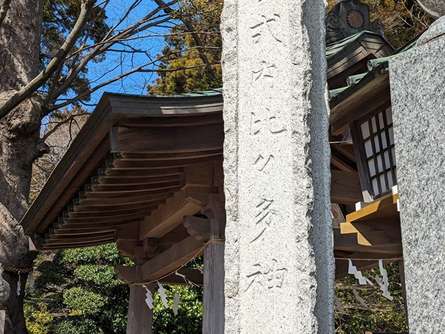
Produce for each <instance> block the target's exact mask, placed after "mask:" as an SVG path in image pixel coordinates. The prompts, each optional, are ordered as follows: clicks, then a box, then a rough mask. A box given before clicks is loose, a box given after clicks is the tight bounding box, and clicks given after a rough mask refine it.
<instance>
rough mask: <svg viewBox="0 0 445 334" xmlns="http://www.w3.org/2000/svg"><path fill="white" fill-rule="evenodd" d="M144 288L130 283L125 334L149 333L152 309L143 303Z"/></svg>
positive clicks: (151, 324) (151, 322)
mask: <svg viewBox="0 0 445 334" xmlns="http://www.w3.org/2000/svg"><path fill="white" fill-rule="evenodd" d="M145 294H146V290H145V288H144V287H143V286H140V285H130V300H129V303H128V323H127V334H151V333H152V327H153V310H150V309H149V308H148V306H147V304H146V303H145Z"/></svg>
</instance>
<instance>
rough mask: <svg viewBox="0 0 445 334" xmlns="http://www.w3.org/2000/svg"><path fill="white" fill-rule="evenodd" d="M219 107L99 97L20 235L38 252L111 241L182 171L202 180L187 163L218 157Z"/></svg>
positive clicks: (160, 199) (170, 190)
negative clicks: (96, 104) (27, 237)
mask: <svg viewBox="0 0 445 334" xmlns="http://www.w3.org/2000/svg"><path fill="white" fill-rule="evenodd" d="M221 110H222V97H221V95H214V96H200V97H180V98H179V97H139V96H130V95H117V94H105V95H104V96H103V98H102V99H101V101H100V102H99V104H98V106H97V108H96V111H95V112H94V113H93V114H92V115H91V117H90V118H89V120H88V121H87V123H86V124H85V126H84V127H83V129H82V130H81V131H80V133H79V135H78V136H77V138H76V139H75V140H74V142H73V143H72V145H71V146H70V148H69V150H68V152H67V153H66V154H65V156H64V157H63V159H62V161H61V162H60V163H59V164H58V165H57V167H56V169H55V170H54V171H53V173H52V175H51V177H50V179H49V180H48V182H47V183H46V185H45V186H44V188H43V189H42V191H41V192H40V194H39V196H38V197H37V199H36V200H35V202H34V203H33V205H32V206H31V207H30V209H29V210H28V212H27V213H26V214H25V216H24V218H23V219H22V225H23V227H24V229H25V232H26V233H27V234H28V235H30V236H31V237H32V239H33V241H34V242H35V243H36V245H37V247H38V248H40V249H58V248H70V247H84V246H90V245H97V244H101V243H106V242H111V241H116V240H117V237H118V236H117V233H118V232H119V231H120V230H121V229H122V227H123V226H127V227H128V226H130V225H131V224H135V223H139V222H142V221H143V220H144V219H145V217H147V216H150V214H151V213H152V212H154V211H155V210H156V209H157V208H158V207H159V205H161V204H162V203H164V202H165V200H166V199H167V198H169V197H171V196H173V195H174V194H176V193H178V192H179V191H180V190H181V189H182V188H183V187H184V186H185V184H186V182H187V181H186V174H187V173H188V174H190V175H191V177H192V178H197V177H203V176H202V175H204V177H206V175H205V172H206V171H204V172H203V173H201V175H200V176H199V175H198V176H195V175H194V174H196V171H194V170H192V169H191V168H189V167H190V166H202V165H206V166H208V165H209V164H210V165H211V164H212V163H214V161H221V157H222V143H223V132H222V128H223V127H222V113H221ZM188 199H189V198H188V197H187V198H185V199H184V200H185V201H188ZM126 232H128V229H127V231H126Z"/></svg>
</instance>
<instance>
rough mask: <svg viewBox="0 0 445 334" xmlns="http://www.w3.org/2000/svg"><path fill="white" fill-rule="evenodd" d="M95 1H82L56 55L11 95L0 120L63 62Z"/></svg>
mask: <svg viewBox="0 0 445 334" xmlns="http://www.w3.org/2000/svg"><path fill="white" fill-rule="evenodd" d="M94 3H95V0H83V1H82V3H81V7H80V15H79V17H78V19H77V21H76V24H75V25H74V27H73V30H72V31H71V32H70V34H69V35H68V37H67V38H66V40H65V42H64V43H63V45H62V46H61V47H60V50H59V51H58V52H57V54H56V55H55V56H54V57H53V59H51V61H50V62H49V64H48V66H47V67H46V68H45V69H44V70H43V71H42V72H40V73H39V74H38V75H37V76H36V77H35V78H34V79H33V80H31V81H30V82H29V83H28V84H27V85H26V86H25V87H23V88H22V89H20V90H19V91H18V92H17V93H15V94H13V95H12V96H11V97H10V98H9V99H8V100H7V101H6V102H5V103H4V104H3V105H2V106H1V107H0V119H1V118H3V117H4V116H5V115H7V114H8V113H9V112H10V111H11V110H12V109H14V108H15V107H16V106H18V105H19V104H20V103H21V102H23V101H24V100H26V99H27V98H29V97H31V96H32V94H34V92H35V91H36V90H37V89H38V88H40V87H41V86H42V85H43V84H45V82H46V81H47V80H48V79H49V78H50V77H51V75H52V74H53V73H54V72H55V71H56V70H57V69H58V68H59V66H60V64H61V63H63V62H64V61H65V58H66V56H67V55H68V53H69V52H70V51H71V49H72V48H73V46H74V44H75V43H76V41H77V38H78V37H79V35H80V33H81V32H82V30H83V28H84V26H85V24H86V22H87V20H88V16H89V13H90V10H91V8H92V7H93V5H94Z"/></svg>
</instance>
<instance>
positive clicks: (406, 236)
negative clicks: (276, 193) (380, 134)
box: [390, 2, 445, 334]
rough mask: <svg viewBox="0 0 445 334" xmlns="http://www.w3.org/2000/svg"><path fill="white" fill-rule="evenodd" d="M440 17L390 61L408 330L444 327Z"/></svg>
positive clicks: (444, 105) (444, 39)
mask: <svg viewBox="0 0 445 334" xmlns="http://www.w3.org/2000/svg"><path fill="white" fill-rule="evenodd" d="M438 3H439V2H438ZM440 3H442V2H440ZM444 23H445V19H444V18H442V19H441V21H438V22H437V23H436V25H435V26H434V27H433V28H432V29H431V30H430V31H428V32H427V33H426V34H425V35H424V36H423V37H422V38H421V39H420V43H419V45H417V46H416V47H414V48H413V49H411V50H409V51H407V52H404V53H402V54H400V55H398V56H397V58H396V59H395V60H393V61H391V62H390V83H391V100H392V108H393V118H394V137H395V144H396V161H397V182H398V190H399V194H400V220H401V229H402V241H403V258H404V265H405V283H406V298H407V308H408V319H409V329H410V333H425V334H428V333H431V334H433V333H434V334H435V333H445V316H444V312H445V283H444V282H445V241H444V240H445V58H444V53H443V50H444V49H445V36H444V35H443V34H437V32H438V30H437V29H439V28H440V26H441V25H442V30H443V31H445V29H444V27H445V24H444Z"/></svg>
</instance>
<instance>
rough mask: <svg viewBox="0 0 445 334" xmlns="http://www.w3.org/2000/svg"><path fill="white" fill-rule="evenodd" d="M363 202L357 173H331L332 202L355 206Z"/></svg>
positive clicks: (333, 171)
mask: <svg viewBox="0 0 445 334" xmlns="http://www.w3.org/2000/svg"><path fill="white" fill-rule="evenodd" d="M362 200H363V197H362V189H361V186H360V179H359V177H358V173H357V172H344V171H337V170H332V171H331V202H332V203H337V204H355V203H357V202H360V201H362Z"/></svg>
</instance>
